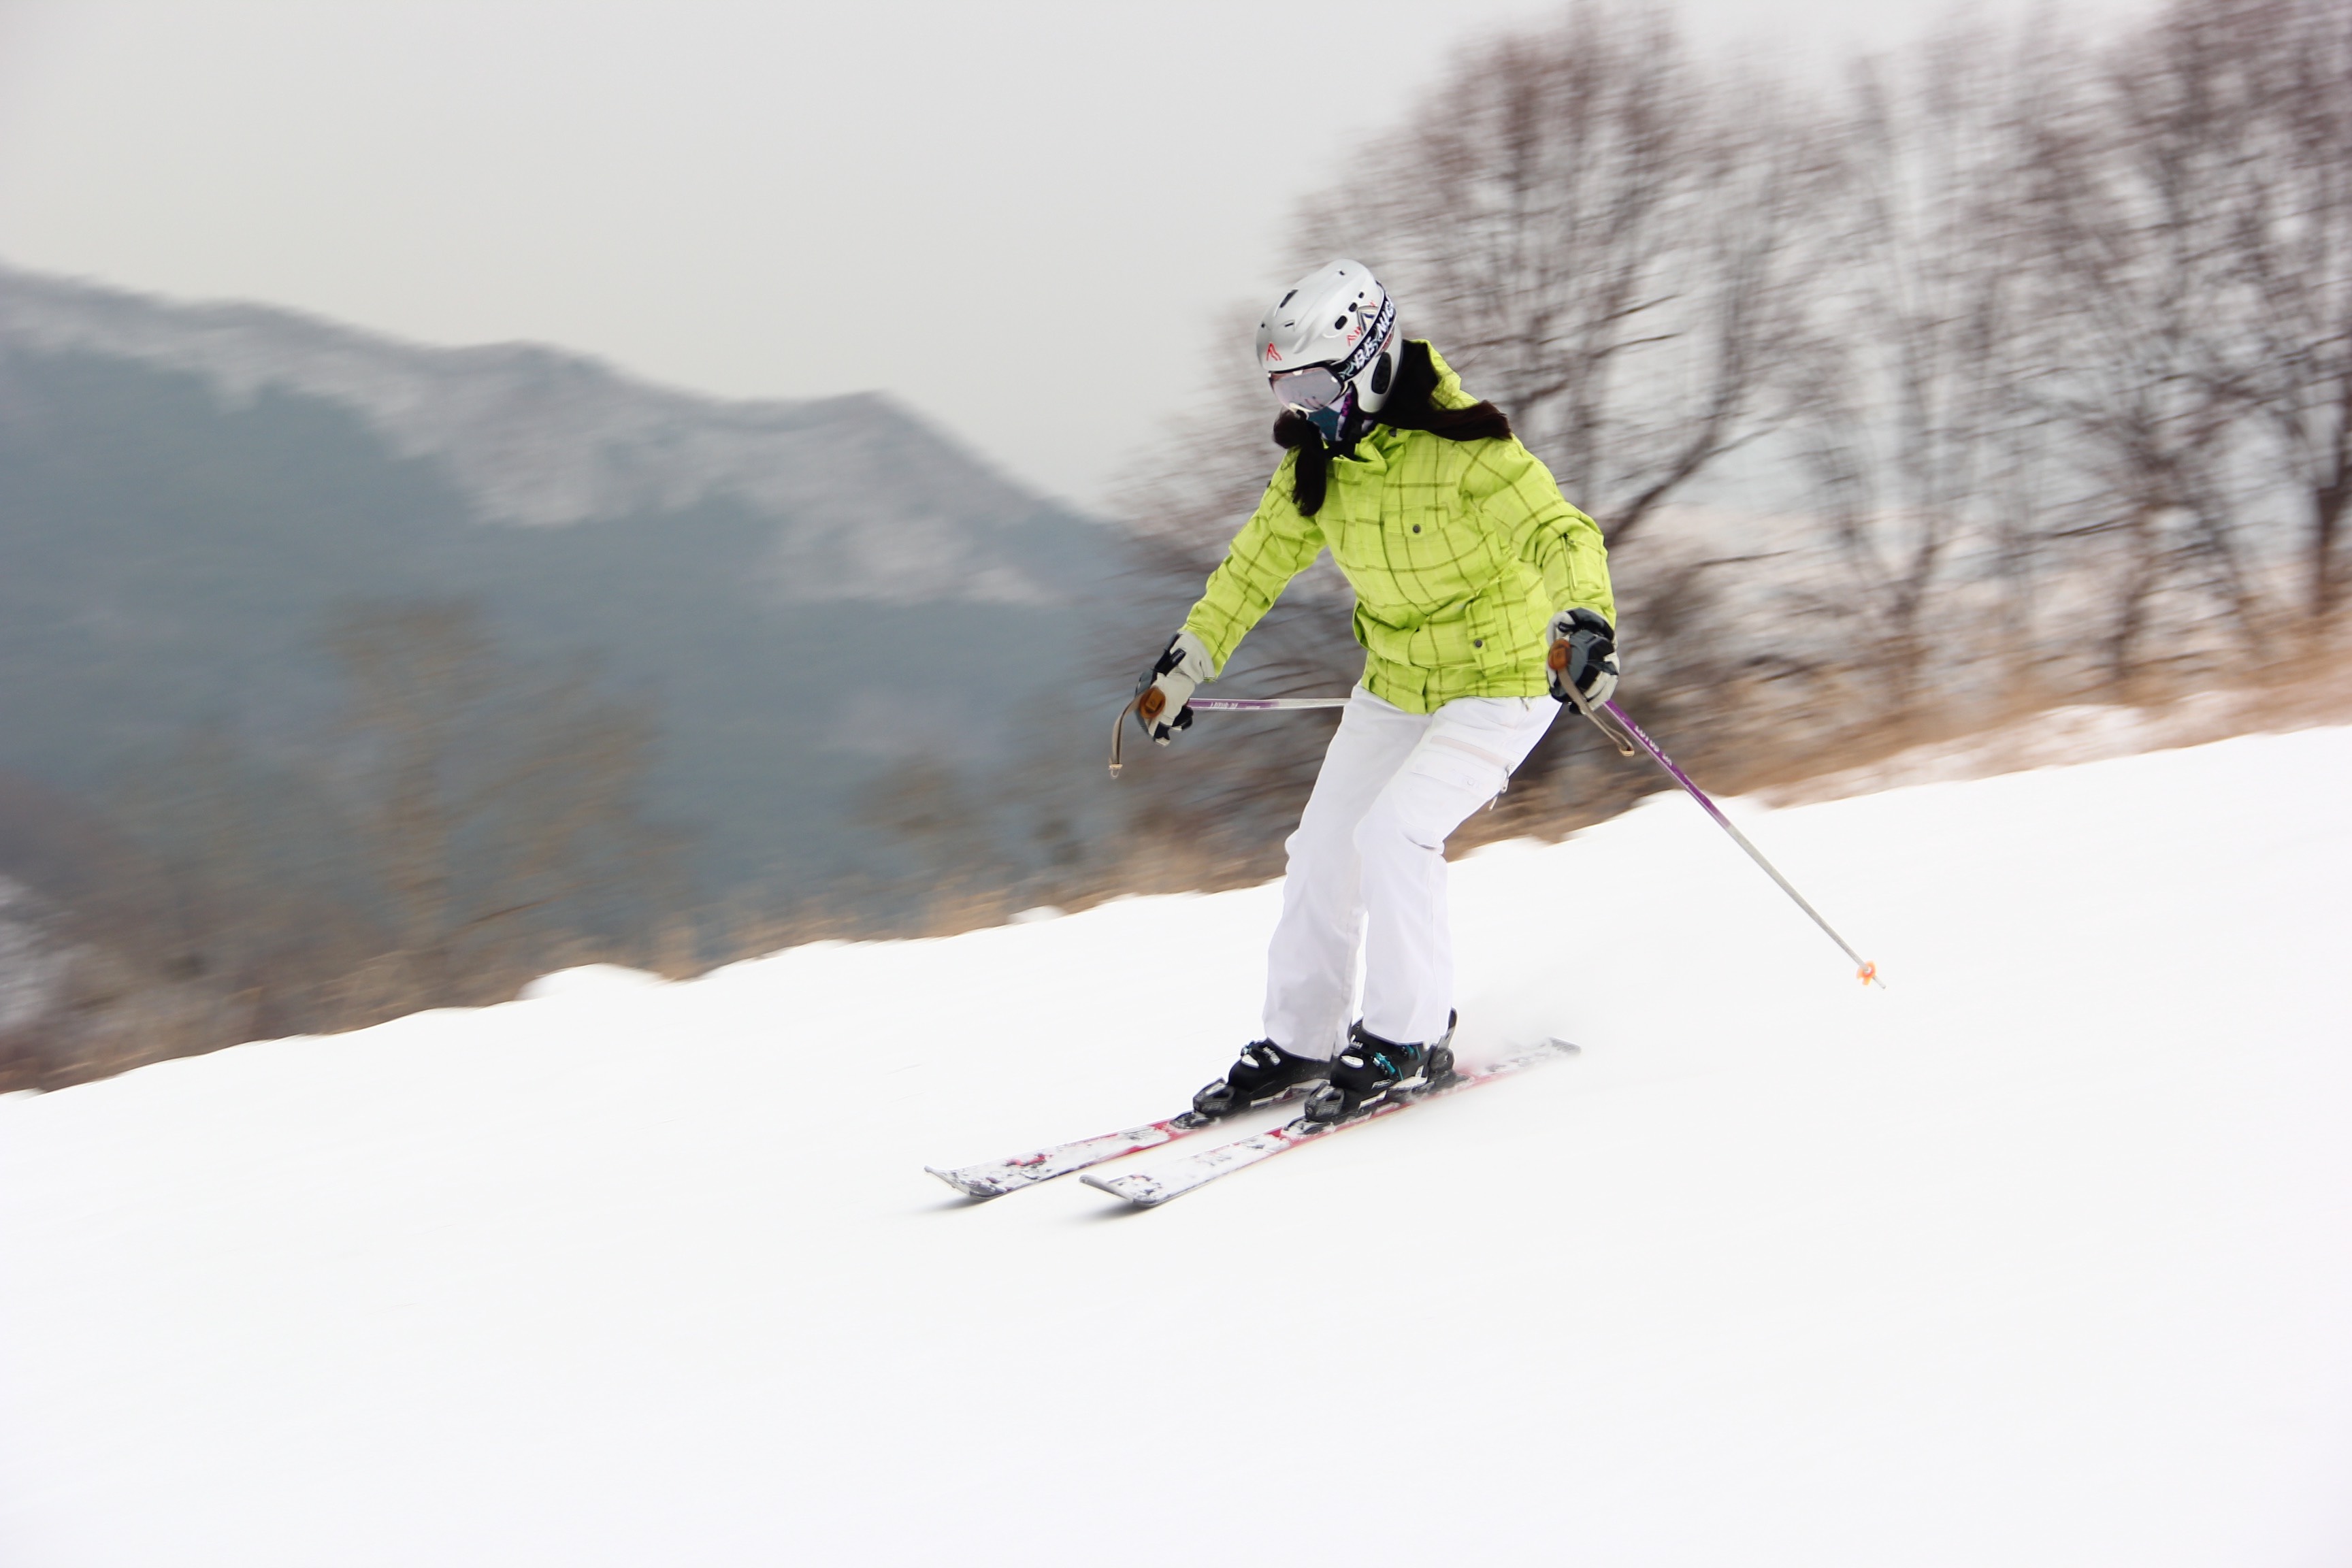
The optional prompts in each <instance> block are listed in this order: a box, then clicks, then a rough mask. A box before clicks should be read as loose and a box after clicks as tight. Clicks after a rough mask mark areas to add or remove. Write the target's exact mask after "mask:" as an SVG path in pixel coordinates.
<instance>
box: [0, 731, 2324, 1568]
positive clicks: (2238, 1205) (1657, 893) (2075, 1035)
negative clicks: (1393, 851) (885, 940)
mask: <svg viewBox="0 0 2352 1568" xmlns="http://www.w3.org/2000/svg"><path fill="white" fill-rule="evenodd" d="M2347 803H2352V731H2347V730H2323V731H2305V732H2303V733H2299V734H2294V735H2287V736H2274V737H2260V736H2258V737H2249V738H2245V739H2240V740H2235V741H2230V742H2222V743H2220V744H2216V745H2210V746H2206V747H2202V748H2199V749H2196V750H2192V751H2179V752H2160V753H2155V754H2150V755H2145V756H2137V757H2127V758H2123V759H2119V760H2115V761H2109V762H2102V763H2095V764H2092V765H2087V766H2082V767H2076V768H2071V769H2059V770H2051V771H2045V772H2041V773H2021V774H2012V775H2008V776H2004V777H2000V778H1994V779H1989V780H1982V781H1978V782H1972V783H1952V784H1930V785H1927V786H1924V787H1919V788H1914V789H1908V790H1900V791H1895V792H1892V793H1887V794H1882V795H1871V796H1866V797H1863V798H1858V799H1851V800H1843V801H1838V802H1834V803H1831V804H1825V805H1811V806H1805V807H1801V808H1796V809H1790V810H1786V811H1780V812H1775V813H1766V812H1763V811H1762V810H1760V809H1754V808H1751V809H1748V810H1745V811H1740V812H1739V813H1738V815H1739V816H1741V817H1742V820H1743V822H1744V824H1745V825H1746V826H1748V828H1749V830H1750V832H1751V833H1752V835H1753V836H1754V837H1756V838H1757V840H1758V841H1759V844H1761V845H1762V846H1763V847H1764V848H1765V849H1766V851H1767V852H1768V853H1770V854H1773V855H1775V856H1776V858H1779V859H1780V862H1781V863H1782V865H1783V866H1784V868H1786V869H1788V870H1789V871H1790V874H1791V875H1792V876H1794V877H1795V878H1796V879H1797V880H1798V882H1799V884H1800V885H1801V887H1802V888H1804V889H1805V890H1806V891H1807V892H1808V893H1809V894H1810V895H1811V897H1812V898H1813V900H1815V902H1816V903H1818V904H1819V905H1820V906H1821V907H1822V909H1823V910H1824V911H1825V912H1827V913H1828V914H1829V915H1830V917H1831V918H1832V920H1834V921H1838V922H1839V923H1840V924H1841V925H1842V926H1843V928H1844V929H1845V930H1846V931H1847V932H1848V934H1849V935H1851V936H1853V938H1854V940H1855V941H1856V942H1857V944H1858V945H1859V946H1861V947H1862V948H1863V949H1864V951H1865V952H1868V953H1869V954H1870V955H1871V956H1873V957H1874V958H1875V959H1876V960H1877V961H1878V962H1879V963H1880V965H1881V967H1882V969H1883V970H1884V972H1885V975H1886V977H1887V979H1888V982H1889V984H1890V986H1891V989H1889V990H1888V991H1886V992H1885V993H1883V994H1880V993H1870V992H1865V991H1864V990H1862V989H1861V988H1860V987H1858V986H1856V985H1855V984H1853V981H1852V980H1851V979H1849V978H1848V977H1847V973H1846V967H1847V966H1846V965H1845V964H1844V963H1843V961H1842V960H1841V959H1840V958H1839V957H1838V955H1837V953H1836V952H1835V951H1834V950H1832V948H1831V947H1830V946H1829V945H1828V943H1827V942H1824V941H1823V940H1822V938H1821V936H1820V935H1819V934H1818V933H1817V932H1815V931H1813V930H1812V929H1811V927H1810V926H1809V925H1807V924H1806V923H1804V921H1802V920H1801V917H1799V916H1798V915H1797V914H1796V913H1795V912H1794V911H1793V910H1790V909H1789V908H1788V907H1787V906H1786V905H1784V904H1782V903H1781V902H1780V896H1779V894H1778V893H1777V892H1775V891H1774V890H1773V889H1772V888H1771V887H1770V885H1769V883H1767V882H1766V881H1765V879H1763V878H1762V877H1761V876H1759V874H1758V873H1757V872H1756V871H1755V870H1754V869H1753V868H1751V867H1749V866H1748V863H1747V862H1746V861H1745V860H1743V859H1742V858H1739V856H1738V854H1737V853H1736V852H1734V851H1733V850H1732V848H1731V847H1729V846H1728V844H1727V843H1726V842H1725V841H1723V839H1722V838H1721V836H1720V835H1719V834H1718V833H1717V831H1716V829H1715V828H1714V827H1712V826H1710V825H1709V824H1707V823H1706V820H1705V819H1704V818H1703V817H1701V816H1699V815H1698V813H1697V812H1696V810H1695V809H1693V808H1692V807H1691V806H1690V805H1689V804H1688V803H1687V802H1685V801H1683V800H1681V799H1680V798H1678V797H1663V796H1662V797H1659V798H1657V799H1654V800H1653V801H1651V802H1649V803H1648V804H1647V805H1644V806H1643V807H1642V808H1640V809H1638V810H1636V811H1634V812H1633V813H1632V814H1631V815H1629V816H1625V817H1622V818H1621V819H1619V820H1617V821H1614V822H1612V823H1610V824H1608V825H1606V826H1602V827H1600V828H1597V829H1594V830H1592V831H1591V832H1588V833H1586V834H1584V835H1582V836H1581V837H1578V838H1577V839H1575V840H1573V841H1571V842H1570V843H1567V844H1564V845H1559V846H1556V847H1529V846H1523V845H1506V846H1502V847H1496V848H1494V849H1490V850H1487V851H1486V852H1484V853H1481V854H1478V855H1476V856H1475V857H1473V858H1470V859H1468V860H1467V861H1465V863H1463V864H1462V865H1461V866H1460V867H1459V868H1458V873H1457V878H1456V881H1455V890H1454V903H1455V909H1456V911H1457V922H1458V927H1459V930H1460V931H1461V936H1462V941H1461V942H1460V946H1461V948H1462V950H1463V955H1464V962H1465V971H1466V973H1465V986H1464V994H1463V998H1462V1005H1463V1012H1464V1018H1465V1023H1464V1031H1465V1055H1471V1056H1475V1055H1476V1054H1479V1053H1480V1052H1481V1051H1482V1050H1491V1049H1493V1048H1495V1047H1497V1046H1499V1045H1500V1044H1501V1043H1503V1042H1505V1041H1507V1040H1511V1039H1517V1038H1522V1037H1528V1036H1531V1035H1538V1034H1545V1033H1559V1034H1563V1035H1566V1036H1569V1037H1573V1038H1575V1039H1576V1040H1578V1041H1580V1043H1581V1044H1582V1045H1583V1047H1584V1054H1583V1055H1582V1056H1581V1057H1580V1058H1577V1059H1575V1060H1571V1061H1569V1062H1565V1063H1562V1064H1559V1065H1558V1066H1554V1067H1549V1068H1544V1069H1542V1070H1541V1071H1539V1072H1537V1073H1534V1074H1531V1075H1529V1076H1528V1077H1527V1078H1524V1079H1517V1080H1514V1081H1512V1082H1510V1083H1507V1084H1501V1085H1497V1086H1496V1087H1495V1088H1493V1089H1482V1090H1479V1091H1477V1092H1475V1093H1473V1094H1470V1095H1466V1096H1465V1097H1463V1098H1461V1099H1458V1100H1451V1101H1447V1102H1445V1103H1444V1104H1441V1105H1433V1106H1430V1107H1427V1108H1424V1109H1423V1110H1413V1111H1411V1112H1408V1113H1406V1114H1405V1115H1402V1116H1400V1117H1397V1118H1395V1119H1394V1120H1392V1121H1387V1122H1384V1123H1381V1124H1378V1125H1375V1126H1372V1127H1368V1128H1365V1129H1364V1130H1362V1131H1360V1132H1353V1133H1350V1134H1349V1135H1348V1136H1346V1137H1344V1138H1341V1139H1338V1140H1335V1141H1333V1142H1329V1143H1327V1144H1322V1145H1319V1146H1316V1147H1313V1148H1309V1149H1307V1150H1304V1151H1301V1152H1298V1153H1297V1154H1294V1155H1289V1156H1286V1157H1285V1158H1283V1159H1281V1160H1278V1161H1276V1162H1275V1163H1272V1164H1269V1165H1267V1166H1265V1167H1264V1168H1262V1169H1260V1170H1256V1171H1252V1172H1249V1173H1244V1174H1240V1175H1236V1176H1234V1177H1233V1178H1232V1179H1231V1180H1229V1181H1227V1182H1225V1183H1223V1184H1218V1185H1215V1186H1213V1187H1210V1188H1208V1189H1206V1190H1205V1191H1202V1192H1201V1193H1198V1194H1194V1195H1192V1196H1190V1197H1187V1198H1184V1199H1182V1200H1181V1201H1180V1202H1178V1203H1176V1204H1173V1205H1170V1206H1169V1207H1167V1208H1164V1209H1160V1210H1157V1211H1144V1212H1126V1211H1118V1210H1115V1209H1114V1207H1113V1205H1112V1204H1111V1201H1110V1200H1109V1199H1108V1198H1106V1197H1105V1196H1103V1195H1102V1194H1098V1193H1096V1192H1093V1191H1090V1190H1088V1189H1087V1188H1084V1187H1081V1186H1079V1185H1077V1184H1076V1182H1075V1181H1074V1180H1070V1181H1065V1182H1062V1183H1057V1184H1054V1185H1052V1186H1049V1187H1046V1188H1044V1189H1042V1190H1039V1191H1036V1192H1032V1193H1027V1194H1017V1195H1015V1196H1013V1197H1010V1198H1006V1199H1003V1200H1002V1201H999V1202H996V1203H993V1204H988V1205H968V1204H966V1203H964V1202H962V1201H961V1200H958V1199H957V1198H955V1197H954V1196H953V1195H952V1194H950V1193H949V1192H948V1191H947V1190H946V1189H945V1188H944V1187H942V1186H940V1184H938V1183H936V1182H934V1181H933V1180H932V1179H931V1178H930V1177H929V1176H926V1175H925V1174H923V1173H922V1169H921V1168H922V1166H923V1165H924V1164H925V1163H961V1162H965V1161H971V1160H977V1159H981V1158H984V1157H987V1156H991V1155H996V1154H1002V1153H1007V1152H1012V1151H1013V1150H1014V1149H1017V1148H1019V1147H1022V1146H1024V1145H1025V1144H1028V1143H1030V1142H1036V1141H1043V1140H1047V1139H1053V1138H1058V1137H1064V1136H1069V1135H1074V1134H1078V1133H1084V1132H1092V1131H1103V1130H1106V1129H1108V1128H1109V1127H1111V1126H1114V1125H1118V1124H1120V1123H1121V1122H1123V1121H1139V1120H1147V1119H1149V1118H1150V1117H1151V1116H1155V1115H1161V1114H1166V1113H1167V1112H1169V1111H1170V1110H1174V1109H1176V1108H1178V1107H1179V1106H1181V1103H1182V1100H1183V1099H1184V1096H1185V1094H1186V1093H1187V1092H1188V1091H1189V1090H1190V1089H1192V1087H1193V1086H1194V1084H1195V1083H1197V1082H1198V1081H1199V1080H1201V1079H1205V1078H1207V1077H1209V1076H1211V1075H1212V1074H1213V1072H1215V1071H1216V1070H1217V1069H1218V1068H1220V1067H1221V1066H1222V1064H1223V1059H1224V1058H1225V1057H1226V1056H1227V1055H1228V1054H1229V1049H1230V1047H1233V1046H1234V1045H1237V1044H1239V1043H1240V1042H1241V1041H1242V1040H1244V1039H1245V1038H1246V1037H1248V1036H1249V1034H1250V1033H1251V1032H1252V1025H1253V1021H1254V1013H1255V1001H1256V991H1257V987H1258V983H1259V973H1260V970H1259V948H1260V945H1261V943H1262V942H1263V940H1264V938H1265V931H1266V929H1267V926H1268V923H1269V921H1271V919H1272V917H1273V913H1274V910H1275V890H1274V889H1255V890H1251V891H1247V892H1241V893H1234V894H1228V895H1221V896H1218V897H1214V898H1192V899H1168V900H1135V901H1129V902H1125V903H1120V904H1115V905H1112V906H1109V907H1108V908H1104V909H1100V910H1095V911H1093V912H1090V913H1087V914H1085V915H1080V916H1075V917H1071V918H1067V919H1064V920H1058V921H1046V922H1043V923H1033V924H1026V925H1020V926H1015V927H1009V928H1006V929H1003V930H997V931H980V932H976V933H973V934H971V935H968V936H962V937H958V938H954V939H951V940H949V941H944V942H919V943H903V944H883V945H875V946H859V947H840V946H826V947H817V948H811V949H803V950H799V951H795V952H788V953H785V954H782V955H781V956H779V957H776V958H774V959H771V960H767V961H764V962H761V963H751V964H744V965H740V966H738V967H736V968H733V969H730V970H727V971H724V972H722V973H718V974H716V975H713V976H711V977H709V978H708V979H706V980H703V981H701V982H699V983H697V984H683V985H667V986H664V985H632V984H627V983H625V981H624V980H619V979H615V978H614V977H613V976H611V975H609V974H608V975H604V976H601V977H600V976H597V975H594V974H589V975H575V976H572V977H565V978H562V979H561V980H559V981H558V982H557V983H555V984H551V985H548V986H547V987H546V988H545V989H546V992H547V994H544V995H542V996H541V997H538V998H536V999H533V1000H528V1001H523V1002H519V1003H516V1004H513V1005H509V1006H504V1007H498V1008H492V1009H489V1010H488V1011H485V1012H479V1013H470V1014H456V1013H444V1014H432V1015H426V1016H419V1017H415V1018H411V1019H407V1020H404V1021H402V1022H400V1023H396V1024H392V1025H388V1026H383V1027H382V1028H378V1029H373V1030H370V1031H368V1032H366V1033H364V1034H361V1035H355V1036H350V1037H340V1038H334V1039H324V1040H298V1041H286V1042H280V1043H276V1044H270V1045H262V1046H252V1047H244V1048H241V1049H238V1050H235V1051H228V1052H224V1053H222V1054H220V1055H217V1056H212V1057H205V1058H196V1059H193V1060H187V1061H176V1062H169V1063H165V1064H163V1065H161V1066H158V1067H152V1068H144V1069H142V1070H141V1071H139V1072H136V1073H133V1074H131V1075H130V1076H128V1077H126V1078H122V1079H116V1080H113V1081H110V1082H106V1083H99V1084H93V1085H89V1086H87V1087H84V1088H78V1089H68V1090H66V1091H64V1092H62V1093H58V1094H54V1095H48V1096H42V1097H29V1098H28V1097H18V1098H16V1099H12V1100H6V1101H0V1563H5V1564H6V1565H7V1568H68V1565H82V1564H107V1565H115V1564H121V1565H131V1564H138V1565H141V1568H152V1565H158V1564H173V1565H181V1564H236V1565H238V1568H263V1565H277V1564H285V1565H289V1568H291V1565H311V1564H337V1565H341V1564H387V1565H389V1564H401V1565H414V1564H420V1563H436V1564H443V1563H458V1564H472V1563H484V1564H489V1563H497V1564H530V1563H548V1564H563V1565H566V1568H572V1565H580V1564H605V1563H611V1564H630V1565H642V1564H651V1563H665V1564H667V1563H696V1564H698V1563H730V1564H731V1563H760V1564H768V1563H954V1564H988V1563H1008V1564H1010V1563H1019V1564H1024V1565H1034V1564H1041V1563H1084V1562H1103V1563H1110V1562H1116V1563H1142V1564H1161V1563H1166V1564H1178V1563H1185V1564H1190V1563H1221V1562H1234V1561H1269V1562H1284V1563H1351V1564H1355V1563H1596V1564H1651V1563H1659V1564H1665V1563H1673V1564H1692V1565H1704V1568H1727V1565H1746V1564H1791V1565H1803V1568H1830V1565H1846V1564H1852V1565H1855V1568H1886V1565H1890V1564H1906V1565H1907V1564H1952V1565H1956V1568H1957V1565H1962V1564H1966V1565H1969V1568H1980V1565H1983V1564H1993V1563H1998V1564H2002V1565H2004V1568H2015V1565H2021V1564H2050V1565H2053V1568H2055V1565H2064V1568H2074V1565H2084V1564H2108V1563H2113V1564H2122V1565H2129V1568H2158V1565H2167V1564H2211V1565H2214V1568H2221V1565H2228V1568H2252V1565H2279V1568H2287V1565H2294V1568H2303V1565H2308V1568H2322V1565H2340V1564H2343V1563H2347V1562H2352V1027H2348V1026H2347V1005H2346V990H2347V973H2352V963H2347V955H2352V913H2347V888H2352V821H2347ZM1596 906H1597V907H1599V908H1601V909H1605V910H1608V911H1609V913H1608V916H1607V918H1606V919H1605V920H1602V921H1595V919H1594V918H1593V916H1592V913H1591V911H1592V910H1593V909H1594V908H1595V907H1596ZM822 1081H839V1082H841V1085H842V1086H841V1087H840V1088H838V1089H833V1090H830V1091H828V1090H826V1089H821V1088H819V1087H817V1086H818V1084H819V1083H820V1082H822ZM1147 1158H1148V1157H1147Z"/></svg>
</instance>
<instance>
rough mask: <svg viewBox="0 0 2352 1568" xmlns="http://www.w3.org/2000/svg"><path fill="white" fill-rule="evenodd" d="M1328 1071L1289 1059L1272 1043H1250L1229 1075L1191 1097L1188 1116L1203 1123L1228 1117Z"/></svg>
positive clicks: (1323, 1065) (1310, 1060)
mask: <svg viewBox="0 0 2352 1568" xmlns="http://www.w3.org/2000/svg"><path fill="white" fill-rule="evenodd" d="M1330 1070H1331V1064H1330V1063H1329V1062H1327V1061H1321V1060H1318V1058H1314V1057H1295V1056H1292V1055H1291V1054H1290V1053H1289V1052H1288V1051H1286V1050H1284V1049H1283V1048H1282V1047H1280V1046H1277V1045H1276V1044H1275V1043H1274V1042H1273V1041H1272V1040H1253V1041H1251V1042H1250V1043H1249V1044H1248V1045H1246V1046H1244V1047H1242V1054H1241V1059H1240V1060H1238V1061H1236V1062H1234V1065H1233V1069H1232V1070H1231V1071H1230V1072H1228V1073H1226V1074H1225V1076H1224V1077H1223V1078H1221V1079H1218V1080H1217V1081H1216V1082H1214V1083H1213V1084H1211V1085H1210V1086H1209V1087H1208V1088H1206V1089H1202V1091H1201V1092H1200V1093H1198V1094H1196V1095H1194V1096H1193V1097H1192V1113H1193V1114H1194V1115H1195V1116H1198V1117H1200V1118H1202V1120H1203V1121H1214V1120H1215V1119H1216V1118H1218V1117H1220V1116H1231V1115H1232V1114H1233V1113H1234V1111H1236V1110H1248V1109H1249V1108H1250V1107H1251V1106H1253V1105H1264V1104H1265V1103H1266V1102H1267V1101H1269V1100H1281V1099H1284V1098H1286V1097H1287V1096H1288V1095H1289V1094H1291V1093H1292V1092H1293V1091H1294V1090H1297V1089H1304V1088H1305V1087H1306V1086H1307V1085H1308V1084H1311V1083H1318V1082H1320V1081H1321V1080H1322V1079H1323V1078H1324V1077H1325V1076H1326V1075H1328V1073H1329V1072H1330Z"/></svg>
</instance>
